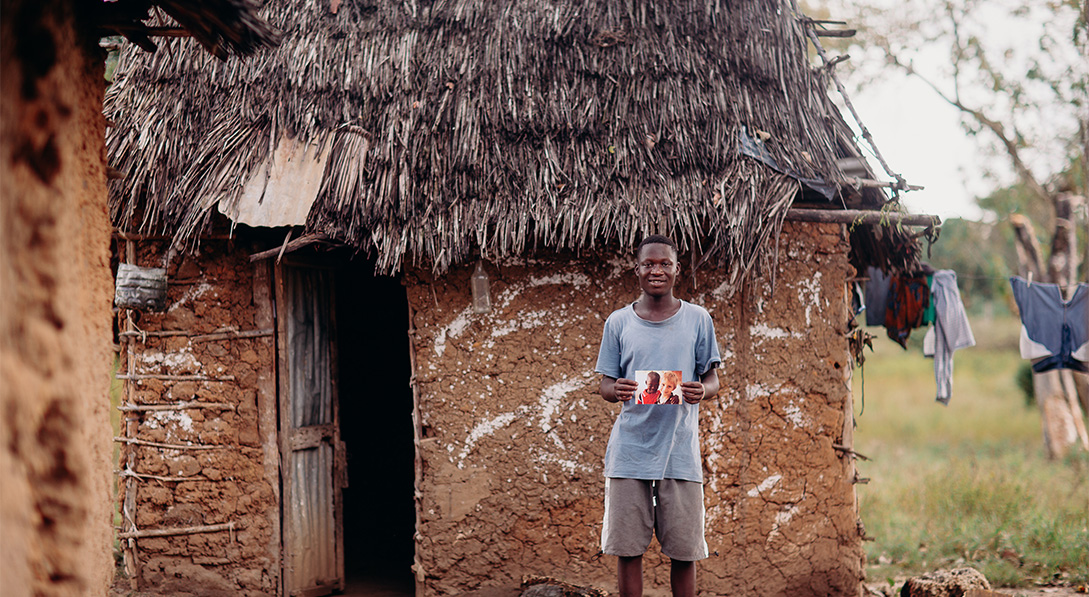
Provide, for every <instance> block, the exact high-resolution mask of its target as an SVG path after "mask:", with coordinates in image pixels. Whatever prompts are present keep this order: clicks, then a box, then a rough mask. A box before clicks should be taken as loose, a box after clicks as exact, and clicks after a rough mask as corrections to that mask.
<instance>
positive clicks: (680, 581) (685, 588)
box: [669, 560, 696, 597]
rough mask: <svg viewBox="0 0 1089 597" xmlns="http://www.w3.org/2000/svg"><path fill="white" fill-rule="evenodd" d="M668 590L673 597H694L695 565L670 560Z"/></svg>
mask: <svg viewBox="0 0 1089 597" xmlns="http://www.w3.org/2000/svg"><path fill="white" fill-rule="evenodd" d="M669 588H670V589H672V590H673V597H696V563H695V562H686V561H684V560H671V561H670V567H669Z"/></svg>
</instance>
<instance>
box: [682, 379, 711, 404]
mask: <svg viewBox="0 0 1089 597" xmlns="http://www.w3.org/2000/svg"><path fill="white" fill-rule="evenodd" d="M705 392H706V388H704V387H703V382H699V381H686V382H683V383H681V396H683V397H684V401H685V402H687V403H689V404H698V403H699V401H700V400H703V399H704V397H705V396H706V394H705Z"/></svg>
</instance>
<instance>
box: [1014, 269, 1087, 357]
mask: <svg viewBox="0 0 1089 597" xmlns="http://www.w3.org/2000/svg"><path fill="white" fill-rule="evenodd" d="M1010 286H1012V287H1013V298H1014V300H1016V301H1017V308H1018V310H1020V311H1021V341H1020V349H1021V358H1023V359H1031V360H1032V361H1033V363H1032V370H1033V371H1035V372H1037V373H1042V372H1044V371H1050V370H1052V369H1073V370H1075V371H1082V372H1087V371H1089V365H1087V362H1089V284H1078V285H1077V287H1076V288H1075V289H1074V295H1073V296H1071V297H1070V300H1069V301H1064V300H1063V295H1062V291H1061V290H1060V289H1059V287H1058V286H1057V285H1055V284H1041V283H1039V282H1032V283H1029V282H1027V281H1025V280H1024V279H1022V278H1019V277H1017V276H1014V277H1012V278H1010ZM1037 359H1038V360H1037Z"/></svg>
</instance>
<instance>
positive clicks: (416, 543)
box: [408, 302, 427, 595]
mask: <svg viewBox="0 0 1089 597" xmlns="http://www.w3.org/2000/svg"><path fill="white" fill-rule="evenodd" d="M415 321H416V311H415V310H414V309H413V308H412V303H411V302H410V303H409V305H408V359H409V368H410V372H409V377H408V379H409V382H408V383H409V385H410V386H411V387H412V446H413V449H414V452H415V463H414V479H413V483H412V487H413V491H412V495H413V501H414V502H415V504H416V507H415V511H416V523H415V531H414V532H413V534H412V543H413V554H412V571H413V572H414V573H415V575H416V595H423V594H424V579H425V578H426V577H427V575H426V574H425V572H424V568H423V562H421V561H420V508H421V507H422V501H423V493H422V492H423V457H422V456H421V455H420V440H421V437H420V435H421V434H422V433H423V426H422V425H421V424H420V388H419V385H418V384H417V383H416V323H415Z"/></svg>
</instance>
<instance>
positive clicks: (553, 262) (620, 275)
mask: <svg viewBox="0 0 1089 597" xmlns="http://www.w3.org/2000/svg"><path fill="white" fill-rule="evenodd" d="M781 243H782V244H781V249H780V250H781V255H782V257H783V258H782V259H781V264H780V268H779V271H778V272H777V276H776V282H775V284H776V287H775V291H774V293H772V291H771V288H770V281H769V280H757V281H756V282H755V283H754V287H753V288H752V289H746V290H745V291H743V292H741V293H739V294H738V295H736V296H734V297H730V296H727V295H726V293H725V292H724V285H723V278H722V275H721V273H719V272H716V271H711V270H710V269H706V270H700V271H699V272H698V273H697V274H696V276H695V278H694V279H693V277H692V276H691V272H683V273H682V276H681V278H682V280H681V286H680V287H679V289H678V295H679V296H681V297H682V298H685V299H687V300H690V301H692V302H694V303H697V304H700V305H703V306H705V307H706V308H707V309H708V310H709V311H710V312H711V314H712V316H713V317H714V320H715V324H716V330H717V333H718V337H719V343H720V347H721V350H722V351H723V356H724V367H723V368H722V369H721V370H720V379H721V381H722V388H723V389H722V392H721V394H720V397H719V398H718V399H717V400H711V401H708V402H706V403H705V404H704V405H703V406H702V407H701V408H702V410H703V412H701V415H700V416H701V428H702V434H703V435H702V437H703V457H704V470H705V488H706V505H707V515H708V516H707V537H708V544H709V547H710V549H711V552H712V556H711V558H709V559H708V560H706V561H704V562H702V563H701V565H700V568H699V570H700V572H699V580H698V587H699V590H700V592H701V593H703V594H718V595H722V594H729V595H753V596H756V595H760V596H767V595H792V596H796V595H814V596H817V595H820V596H827V595H849V596H855V595H858V594H859V592H860V588H861V579H862V575H863V573H862V564H863V561H862V560H863V552H862V548H861V531H860V529H859V526H858V522H857V521H858V514H857V507H856V502H855V492H854V487H853V484H852V478H853V475H854V469H853V465H852V463H851V462H850V461H849V460H847V459H846V458H845V457H843V456H842V455H841V454H840V453H839V452H838V451H837V450H836V449H834V448H833V444H838V445H850V443H851V434H850V428H851V424H850V418H849V413H850V400H851V394H850V371H851V364H850V362H849V361H848V358H849V357H848V352H847V342H846V339H845V336H844V335H845V332H846V331H847V326H848V323H847V319H848V318H847V314H848V309H847V305H846V301H847V293H846V288H847V279H848V278H849V277H850V276H851V275H852V273H853V270H852V268H851V267H850V265H849V264H848V261H847V250H848V243H847V240H846V238H845V232H844V230H843V228H842V227H841V226H838V225H808V224H807V225H787V226H786V227H785V229H784V232H783V237H782V239H781ZM682 262H686V259H684V258H683V257H682ZM633 265H634V259H630V258H622V257H619V256H616V255H605V256H602V255H597V256H593V255H583V256H581V257H564V256H561V257H558V258H553V259H544V260H526V261H517V262H509V263H501V264H489V265H488V267H487V270H488V273H489V274H490V277H491V293H492V304H493V307H492V310H491V311H490V312H488V313H484V314H476V313H474V312H473V311H472V310H471V308H470V304H471V295H470V291H469V288H470V283H469V276H470V273H471V271H472V268H471V267H467V268H464V269H462V270H459V271H456V272H453V273H451V274H450V275H447V276H444V277H441V278H435V277H432V276H431V275H430V274H428V273H427V272H423V271H414V272H410V273H409V274H407V275H406V285H407V287H408V296H409V303H410V308H411V309H412V313H413V317H412V320H413V325H414V327H415V334H414V341H413V351H414V353H415V361H416V370H415V375H416V384H417V387H416V391H417V395H418V411H419V417H420V453H421V458H422V486H421V493H420V495H421V498H420V502H419V505H418V508H419V513H420V524H419V529H418V530H419V533H418V536H417V563H416V566H415V569H416V575H417V579H418V580H419V581H420V583H421V588H422V593H423V594H426V595H444V594H445V595H452V594H458V593H465V592H469V591H474V590H478V589H482V588H484V587H493V588H499V587H515V586H517V584H518V582H519V581H520V579H521V576H522V575H523V574H545V575H551V576H555V577H558V578H561V579H563V580H566V581H569V582H574V583H578V584H595V585H598V586H600V587H602V588H606V589H608V590H611V591H615V588H616V586H615V572H614V570H615V559H614V558H611V557H598V555H597V554H598V551H599V545H600V541H599V537H600V530H601V515H602V495H603V494H602V492H603V487H604V483H603V479H602V460H603V457H604V452H605V445H606V442H607V440H608V436H609V431H610V428H611V425H612V421H613V418H614V417H615V414H616V411H617V410H618V409H619V407H618V406H616V405H611V404H608V403H606V402H604V401H603V400H601V398H600V397H599V396H598V395H597V393H596V388H597V385H598V381H599V377H598V375H597V374H595V373H594V372H593V368H594V363H595V361H596V356H597V349H598V343H599V341H600V335H601V329H602V325H603V323H604V320H605V318H606V317H607V316H608V314H609V313H610V312H612V311H613V310H614V309H616V308H619V307H621V306H623V305H625V304H627V303H629V302H631V301H632V300H634V299H635V298H636V296H637V294H638V285H637V282H636V279H635V277H634V274H633V271H632V269H633ZM750 290H751V292H750ZM644 564H645V576H646V579H647V582H646V592H647V594H648V595H655V594H668V590H669V582H668V569H669V566H668V562H667V560H666V559H665V558H663V557H661V555H660V554H659V553H658V552H657V547H656V543H655V544H654V547H652V549H651V551H650V552H648V556H647V557H646V558H645V562H644Z"/></svg>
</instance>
